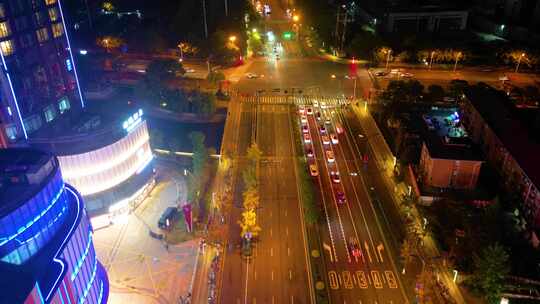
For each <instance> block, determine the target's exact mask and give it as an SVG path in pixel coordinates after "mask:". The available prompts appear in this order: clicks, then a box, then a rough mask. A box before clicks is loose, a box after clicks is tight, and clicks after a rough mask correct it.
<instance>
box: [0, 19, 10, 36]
mask: <svg viewBox="0 0 540 304" xmlns="http://www.w3.org/2000/svg"><path fill="white" fill-rule="evenodd" d="M10 34H11V31H10V28H9V23H7V22H1V23H0V38H5V37H7V36H9V35H10Z"/></svg>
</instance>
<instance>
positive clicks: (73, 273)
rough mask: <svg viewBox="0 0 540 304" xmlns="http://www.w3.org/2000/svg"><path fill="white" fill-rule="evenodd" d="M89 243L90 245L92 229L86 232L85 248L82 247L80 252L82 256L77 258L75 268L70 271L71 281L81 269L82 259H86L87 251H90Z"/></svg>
mask: <svg viewBox="0 0 540 304" xmlns="http://www.w3.org/2000/svg"><path fill="white" fill-rule="evenodd" d="M91 245H92V231H90V232H88V242H87V243H86V248H85V249H84V253H83V254H82V256H81V257H80V258H79V261H78V262H77V265H75V269H73V272H72V273H71V281H73V280H75V278H76V277H77V274H78V273H79V271H80V270H81V267H82V265H83V263H84V260H86V256H87V255H88V252H89V251H90V246H91Z"/></svg>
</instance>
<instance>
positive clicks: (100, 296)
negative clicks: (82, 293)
mask: <svg viewBox="0 0 540 304" xmlns="http://www.w3.org/2000/svg"><path fill="white" fill-rule="evenodd" d="M103 289H104V288H103V282H101V284H99V297H98V304H100V303H101V300H103Z"/></svg>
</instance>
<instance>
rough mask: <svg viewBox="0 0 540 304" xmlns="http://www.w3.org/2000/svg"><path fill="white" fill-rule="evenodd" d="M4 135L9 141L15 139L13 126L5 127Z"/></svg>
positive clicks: (15, 131) (15, 130) (15, 134)
mask: <svg viewBox="0 0 540 304" xmlns="http://www.w3.org/2000/svg"><path fill="white" fill-rule="evenodd" d="M6 135H7V137H8V138H9V139H15V138H17V127H16V126H15V125H10V126H6Z"/></svg>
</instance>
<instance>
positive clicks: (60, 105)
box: [58, 97, 71, 114]
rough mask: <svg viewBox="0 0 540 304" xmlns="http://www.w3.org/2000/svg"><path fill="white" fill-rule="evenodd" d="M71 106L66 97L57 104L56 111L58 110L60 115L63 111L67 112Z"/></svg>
mask: <svg viewBox="0 0 540 304" xmlns="http://www.w3.org/2000/svg"><path fill="white" fill-rule="evenodd" d="M70 107H71V105H70V104H69V100H68V99H67V97H64V98H62V99H61V100H60V102H58V109H59V110H60V114H62V113H64V112H65V111H67V110H69V108H70Z"/></svg>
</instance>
